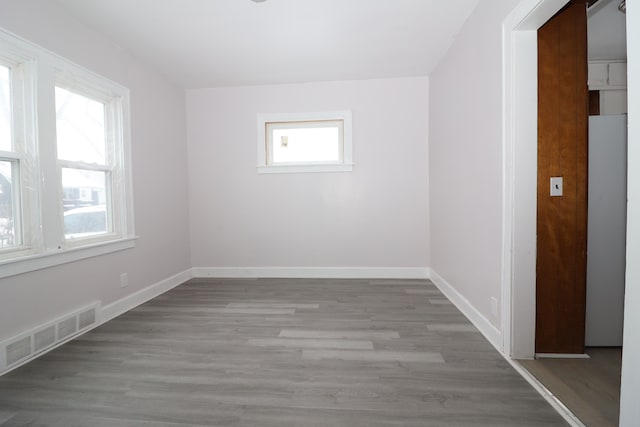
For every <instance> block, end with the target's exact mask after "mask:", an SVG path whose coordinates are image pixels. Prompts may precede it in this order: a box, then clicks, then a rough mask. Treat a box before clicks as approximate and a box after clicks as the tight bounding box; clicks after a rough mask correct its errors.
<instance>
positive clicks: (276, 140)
mask: <svg viewBox="0 0 640 427" xmlns="http://www.w3.org/2000/svg"><path fill="white" fill-rule="evenodd" d="M271 136H272V139H271V150H272V151H271V162H272V163H301V162H339V161H340V160H341V158H340V157H341V156H340V155H341V153H340V129H339V128H338V126H337V125H334V126H331V127H327V126H322V127H291V128H275V129H272V134H271Z"/></svg>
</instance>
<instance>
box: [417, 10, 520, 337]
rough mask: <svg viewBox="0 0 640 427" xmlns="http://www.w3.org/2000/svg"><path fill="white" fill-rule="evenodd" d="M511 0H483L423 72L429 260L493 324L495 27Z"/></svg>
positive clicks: (498, 216) (498, 128) (497, 157)
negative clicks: (426, 104)
mask: <svg viewBox="0 0 640 427" xmlns="http://www.w3.org/2000/svg"><path fill="white" fill-rule="evenodd" d="M513 6H514V2H513V1H509V0H499V1H498V0H496V1H484V2H481V3H480V5H479V6H478V7H477V8H476V10H475V11H474V12H473V13H472V14H471V16H470V17H469V19H468V20H467V22H466V24H465V25H464V27H463V29H462V31H461V33H460V34H459V35H458V37H457V39H456V41H455V42H454V44H453V46H452V47H451V49H450V50H449V52H448V53H447V55H446V56H445V58H444V59H443V60H442V61H441V62H440V64H439V65H438V67H437V68H436V69H435V71H434V72H433V73H432V74H431V76H430V88H431V90H430V99H429V104H430V108H429V110H430V117H429V124H430V126H429V180H430V200H429V205H430V209H431V210H430V220H431V224H430V229H431V264H430V266H431V268H432V271H434V272H435V273H437V275H438V276H440V277H441V278H442V279H443V280H444V281H446V282H447V283H448V284H449V285H451V286H452V287H453V288H454V289H455V290H456V291H457V292H458V293H460V294H461V296H462V298H464V299H466V300H467V301H468V302H469V304H470V305H471V306H473V308H474V309H475V310H477V311H478V312H479V314H480V315H481V316H484V318H486V319H487V320H488V321H489V322H490V323H491V324H492V325H493V326H495V327H496V328H500V309H499V307H498V314H497V315H494V314H492V310H491V302H490V298H491V297H494V298H496V299H498V301H499V303H500V294H501V274H502V271H501V268H502V266H501V256H502V252H501V251H502V222H503V218H502V191H503V182H502V168H503V159H502V52H501V46H502V44H501V43H502V33H501V24H502V20H503V19H504V18H505V16H506V15H507V13H508V12H509V11H510V10H511V9H512V8H513Z"/></svg>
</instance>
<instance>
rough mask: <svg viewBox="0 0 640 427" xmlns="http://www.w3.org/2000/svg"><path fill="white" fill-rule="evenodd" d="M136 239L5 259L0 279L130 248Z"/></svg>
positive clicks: (123, 239) (0, 265)
mask: <svg viewBox="0 0 640 427" xmlns="http://www.w3.org/2000/svg"><path fill="white" fill-rule="evenodd" d="M136 240H137V237H125V238H122V239H118V240H111V241H108V242H100V243H94V244H91V245H86V246H82V247H77V248H70V249H61V250H51V251H48V252H45V253H39V254H34V255H26V256H21V257H18V258H13V259H8V260H4V261H1V262H0V279H2V278H4V277H10V276H15V275H18V274H23V273H28V272H30V271H36V270H42V269H44V268H50V267H55V266H57V265H61V264H67V263H70V262H74V261H80V260H82V259H87V258H92V257H96V256H100V255H106V254H109V253H112V252H118V251H122V250H125V249H130V248H133V247H134V246H135V241H136Z"/></svg>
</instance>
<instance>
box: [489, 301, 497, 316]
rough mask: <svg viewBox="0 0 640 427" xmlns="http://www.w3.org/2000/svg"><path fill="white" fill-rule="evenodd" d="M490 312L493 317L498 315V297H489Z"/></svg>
mask: <svg viewBox="0 0 640 427" xmlns="http://www.w3.org/2000/svg"><path fill="white" fill-rule="evenodd" d="M491 314H492V315H493V317H498V298H496V297H491Z"/></svg>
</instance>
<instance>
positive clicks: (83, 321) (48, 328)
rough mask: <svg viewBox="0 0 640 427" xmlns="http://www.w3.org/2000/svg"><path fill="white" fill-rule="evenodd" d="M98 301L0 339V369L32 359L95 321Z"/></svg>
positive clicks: (1, 370) (6, 368)
mask: <svg viewBox="0 0 640 427" xmlns="http://www.w3.org/2000/svg"><path fill="white" fill-rule="evenodd" d="M99 307H100V303H95V304H92V305H91V306H88V307H83V308H82V309H80V310H77V311H74V312H72V313H69V314H67V315H65V316H62V317H60V318H58V319H56V320H53V321H51V322H47V323H46V324H43V325H40V326H39V327H37V328H34V329H32V330H30V331H27V332H24V333H22V334H19V335H17V336H14V337H12V338H9V339H8V340H5V341H3V342H1V343H0V373H2V372H4V371H6V370H8V369H11V368H13V367H14V366H16V365H17V364H20V363H23V362H26V361H27V360H30V359H33V358H34V357H36V356H38V355H39V354H40V353H42V352H46V351H48V350H51V349H52V348H53V347H55V346H56V345H57V344H60V343H62V342H64V341H67V340H69V339H70V338H72V337H74V336H76V335H78V334H80V333H81V332H83V331H85V330H86V329H88V328H90V327H91V326H93V325H95V323H96V318H97V310H98V308H99Z"/></svg>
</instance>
